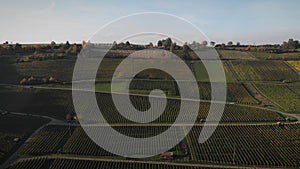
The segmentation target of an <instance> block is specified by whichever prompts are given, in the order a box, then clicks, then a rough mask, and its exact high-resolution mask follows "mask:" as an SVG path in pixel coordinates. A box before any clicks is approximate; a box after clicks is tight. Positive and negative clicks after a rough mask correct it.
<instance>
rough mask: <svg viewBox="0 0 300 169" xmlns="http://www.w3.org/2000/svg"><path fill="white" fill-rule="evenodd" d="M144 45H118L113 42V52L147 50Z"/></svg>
mask: <svg viewBox="0 0 300 169" xmlns="http://www.w3.org/2000/svg"><path fill="white" fill-rule="evenodd" d="M145 48H146V47H145V46H144V45H137V44H131V43H130V42H129V41H126V42H125V43H124V42H121V43H117V42H116V41H114V42H113V46H112V50H117V49H119V50H141V49H145Z"/></svg>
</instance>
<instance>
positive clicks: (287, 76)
mask: <svg viewBox="0 0 300 169" xmlns="http://www.w3.org/2000/svg"><path fill="white" fill-rule="evenodd" d="M229 67H230V68H231V70H232V71H233V72H235V74H236V75H237V77H238V79H239V80H241V81H284V80H286V81H290V82H294V81H300V76H299V75H298V74H297V73H296V72H294V71H293V70H292V69H291V68H290V67H289V66H288V65H286V64H285V63H284V61H230V62H229Z"/></svg>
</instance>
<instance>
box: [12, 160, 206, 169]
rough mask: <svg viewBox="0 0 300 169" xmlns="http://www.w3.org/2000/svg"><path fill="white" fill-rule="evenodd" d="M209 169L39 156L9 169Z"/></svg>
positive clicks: (203, 168)
mask: <svg viewBox="0 0 300 169" xmlns="http://www.w3.org/2000/svg"><path fill="white" fill-rule="evenodd" d="M87 167H88V168H89V169H109V168H116V169H129V168H130V169H138V168H143V169H196V168H197V169H209V168H207V167H193V166H190V167H189V166H184V165H182V166H180V165H176V164H174V165H168V164H149V163H142V162H141V163H138V162H112V161H111V162H109V161H99V160H96V161H91V160H76V159H46V158H38V159H31V160H23V161H20V162H18V163H16V164H14V165H12V166H11V167H9V168H8V169H27V168H28V169H86V168H87Z"/></svg>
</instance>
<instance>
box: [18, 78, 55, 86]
mask: <svg viewBox="0 0 300 169" xmlns="http://www.w3.org/2000/svg"><path fill="white" fill-rule="evenodd" d="M57 82H58V81H57V80H56V79H55V78H54V77H53V76H50V77H43V78H35V77H34V76H30V77H27V78H26V77H24V78H23V79H22V80H21V81H20V84H21V85H35V84H50V83H57Z"/></svg>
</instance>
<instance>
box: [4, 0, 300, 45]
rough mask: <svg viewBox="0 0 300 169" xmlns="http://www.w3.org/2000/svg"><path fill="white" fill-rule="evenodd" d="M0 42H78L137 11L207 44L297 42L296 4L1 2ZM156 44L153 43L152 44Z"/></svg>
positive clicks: (226, 0)
mask: <svg viewBox="0 0 300 169" xmlns="http://www.w3.org/2000/svg"><path fill="white" fill-rule="evenodd" d="M0 3H1V5H0V20H1V27H0V42H2V43H3V42H5V41H6V40H8V41H9V42H11V41H12V42H21V43H32V42H35V43H36V42H51V41H52V40H54V41H56V42H65V41H66V40H69V41H70V42H81V41H82V40H87V39H88V38H89V37H90V36H91V35H93V33H94V32H95V31H96V30H98V29H99V28H100V27H101V26H103V25H104V24H106V23H108V22H110V21H111V20H114V19H117V18H119V17H122V16H125V15H129V14H133V13H138V12H164V13H169V14H173V15H177V16H180V17H183V18H185V19H187V20H189V21H190V22H192V23H193V24H195V25H196V26H197V27H199V28H200V29H201V30H202V31H203V32H204V33H205V34H206V35H207V36H208V37H209V38H210V39H211V40H213V41H216V42H217V43H220V42H228V41H229V40H231V41H233V42H237V41H239V42H241V43H244V44H249V43H251V44H253V43H256V44H261V43H281V42H282V41H284V40H287V39H288V38H294V39H300V20H299V7H300V1H299V0H286V1H283V0H213V1H208V0H205V1H200V0H195V1H188V2H187V1H175V0H169V1H168V0H163V1H158V0H157V1H156V0H147V1H143V0H139V1H124V0H120V1H114V0H109V1H92V0H90V1H87V0H86V1H84V0H81V1H77V0H72V1H71V0H70V1H58V0H57V1H42V0H28V1H24V0H6V1H3V0H1V1H0ZM155 43H156V42H155Z"/></svg>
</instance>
